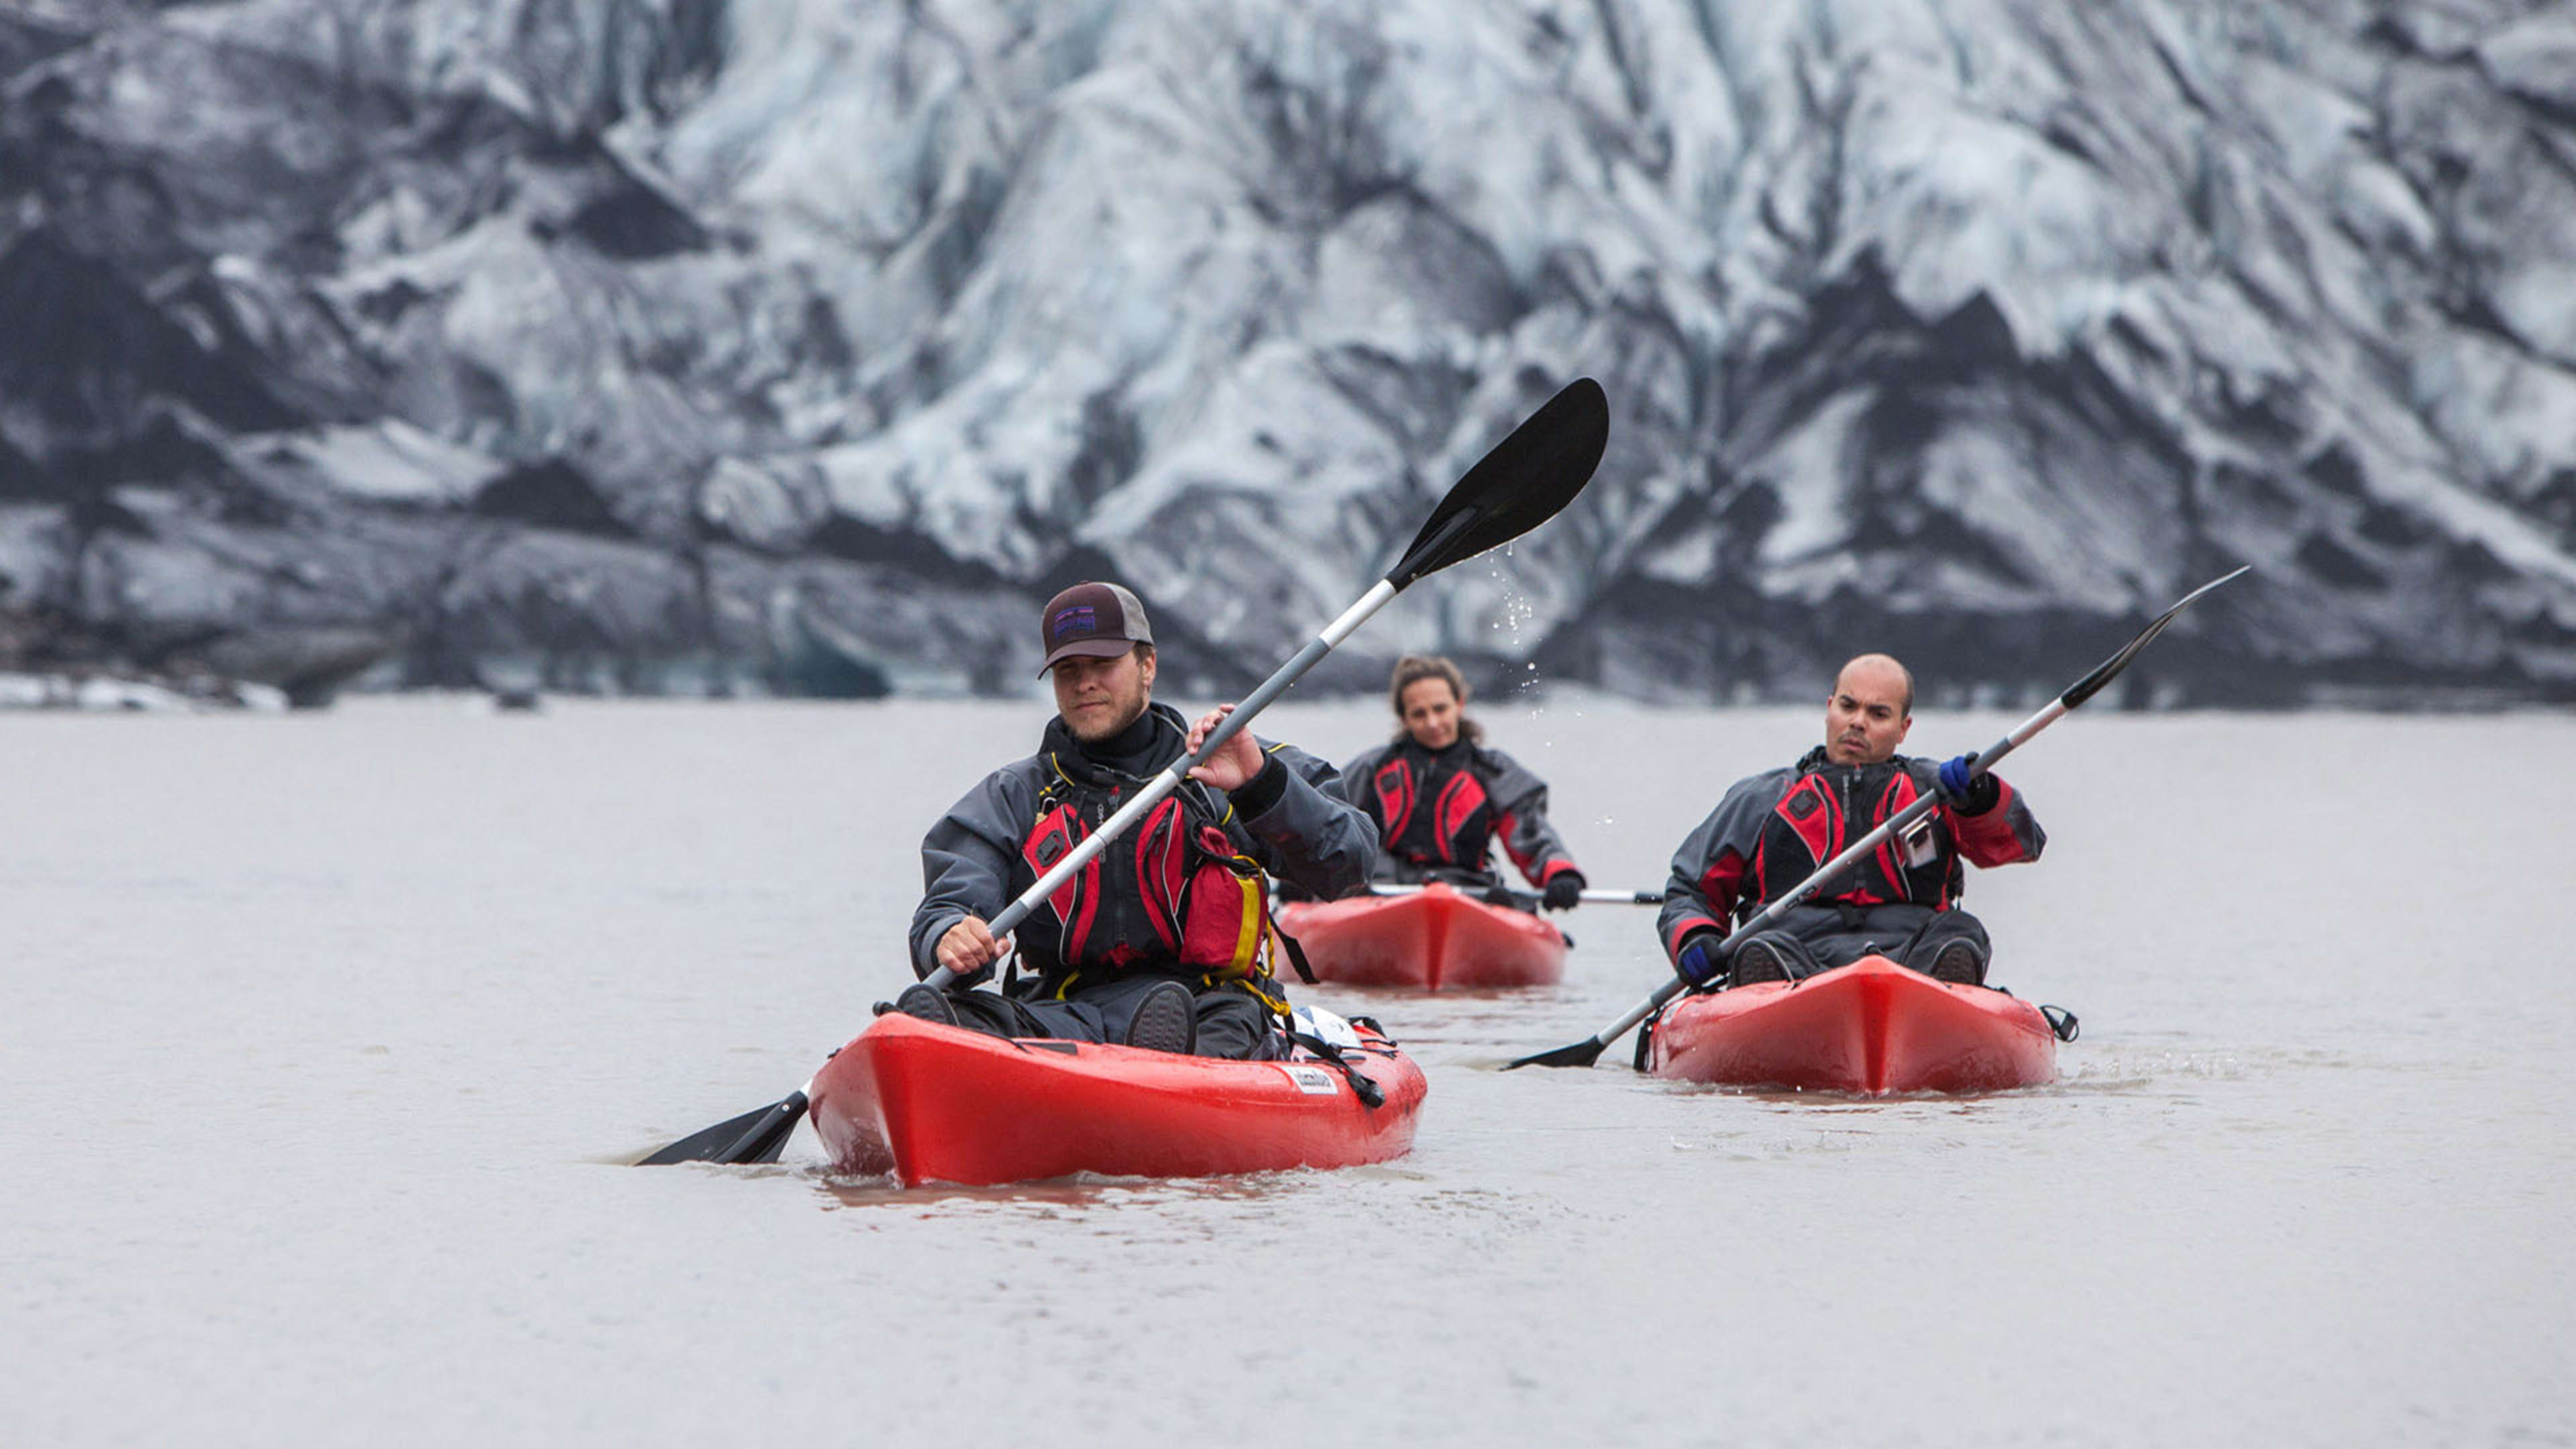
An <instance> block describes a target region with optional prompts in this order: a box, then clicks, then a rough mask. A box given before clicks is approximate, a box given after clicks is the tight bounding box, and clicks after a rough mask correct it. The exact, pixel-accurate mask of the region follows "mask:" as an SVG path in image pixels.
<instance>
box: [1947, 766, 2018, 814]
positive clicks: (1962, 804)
mask: <svg viewBox="0 0 2576 1449" xmlns="http://www.w3.org/2000/svg"><path fill="white" fill-rule="evenodd" d="M1976 768H1977V754H1976V751H1974V750H1971V751H1969V752H1968V753H1966V754H1964V755H1961V756H1959V757H1958V758H1957V759H1955V760H1944V761H1942V762H1941V798H1943V799H1945V800H1947V801H1949V802H1950V804H1951V806H1952V807H1953V808H1954V809H1956V810H1958V811H1959V813H1961V814H1963V815H1983V814H1985V813H1986V812H1987V811H1989V810H1992V809H1994V808H1995V801H1996V800H1997V799H1999V798H2001V797H2002V795H2003V792H2004V787H2003V785H2002V784H2001V782H1999V781H1997V780H1996V779H1995V777H1994V776H1993V775H1991V774H1986V775H1980V774H1977V773H1976Z"/></svg>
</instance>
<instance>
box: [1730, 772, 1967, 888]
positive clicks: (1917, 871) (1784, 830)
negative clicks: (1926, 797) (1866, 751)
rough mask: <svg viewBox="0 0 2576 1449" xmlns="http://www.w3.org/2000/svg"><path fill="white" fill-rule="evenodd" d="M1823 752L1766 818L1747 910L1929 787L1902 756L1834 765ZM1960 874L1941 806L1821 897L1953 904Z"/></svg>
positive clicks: (1802, 877) (1865, 859) (1880, 847)
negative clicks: (1923, 785) (1824, 758)
mask: <svg viewBox="0 0 2576 1449" xmlns="http://www.w3.org/2000/svg"><path fill="white" fill-rule="evenodd" d="M1820 756H1821V752H1819V755H1818V756H1816V757H1811V758H1810V759H1809V760H1802V761H1800V762H1799V765H1800V773H1799V774H1798V775H1797V777H1796V778H1795V779H1793V780H1791V781H1790V783H1789V788H1788V789H1787V790H1785V791H1782V792H1781V795H1780V800H1779V803H1778V804H1776V805H1774V806H1772V807H1771V814H1770V816H1769V818H1767V819H1765V820H1764V821H1763V822H1762V839H1761V843H1760V844H1759V845H1757V846H1755V847H1754V851H1753V868H1752V876H1751V879H1750V880H1749V881H1748V882H1747V883H1746V884H1747V889H1746V890H1745V892H1744V893H1743V894H1742V895H1741V896H1740V897H1739V898H1738V900H1739V906H1738V914H1739V915H1740V916H1742V917H1745V918H1748V919H1749V918H1750V917H1752V916H1753V915H1755V914H1758V913H1759V912H1760V910H1761V908H1762V907H1764V906H1766V905H1769V904H1770V903H1771V902H1772V901H1774V900H1776V899H1778V898H1779V897H1780V896H1783V895H1786V894H1788V893H1789V892H1790V891H1793V890H1796V889H1797V888H1798V884H1799V882H1801V881H1804V880H1805V879H1806V878H1807V877H1809V876H1811V875H1814V874H1815V873H1816V869H1817V867H1819V866H1821V865H1823V864H1824V863H1825V862H1826V861H1829V860H1831V859H1833V858H1834V857H1835V856H1836V855H1839V854H1841V853H1842V850H1843V847H1845V846H1847V845H1849V844H1850V843H1851V842H1852V841H1854V840H1856V839H1858V838H1860V837H1861V836H1863V835H1866V834H1868V833H1869V832H1870V831H1872V830H1874V829H1876V828H1877V827H1878V825H1879V823H1880V822H1881V821H1884V820H1886V819H1887V818H1888V817H1889V816H1891V815H1894V814H1895V813H1896V812H1898V811H1899V810H1902V809H1904V808H1905V807H1906V806H1908V805H1911V804H1913V803H1914V801H1915V798H1916V797H1917V796H1918V795H1919V794H1920V793H1921V791H1920V789H1919V787H1918V786H1917V785H1916V784H1915V781H1914V776H1913V774H1912V773H1911V772H1910V771H1908V770H1907V769H1906V768H1905V766H1904V765H1903V763H1901V762H1900V761H1895V760H1890V761H1888V762H1886V763H1883V764H1876V765H1832V764H1825V763H1822V761H1821V758H1820ZM1959 875H1960V870H1959V860H1958V854H1957V852H1956V851H1954V850H1953V849H1952V848H1951V840H1950V826H1949V816H1948V812H1946V811H1941V810H1935V811H1932V812H1931V813H1930V814H1928V815H1926V816H1924V817H1923V818H1922V819H1921V820H1918V821H1916V822H1915V823H1914V824H1913V825H1911V826H1909V827H1908V828H1907V829H1905V830H1903V831H1901V832H1899V833H1897V834H1895V835H1892V836H1890V837H1888V838H1887V839H1886V840H1884V841H1881V842H1880V843H1879V845H1878V848H1877V849H1875V850H1872V851H1871V852H1870V853H1869V854H1867V855H1865V856H1863V857H1862V858H1861V859H1859V860H1857V861H1855V862H1853V863H1852V865H1851V866H1850V867H1849V868H1848V869H1846V870H1845V871H1843V873H1842V874H1841V875H1839V876H1836V877H1835V878H1834V879H1832V880H1829V881H1826V882H1825V883H1824V885H1823V887H1822V888H1821V889H1819V890H1818V891H1817V892H1816V894H1815V897H1814V900H1815V903H1817V904H1819V905H1830V904H1833V903H1835V902H1841V903H1844V904H1847V905H1852V906H1878V905H1891V904H1908V905H1918V906H1930V907H1931V908H1932V909H1934V910H1936V911H1937V910H1945V909H1947V908H1948V907H1949V905H1950V903H1951V900H1952V899H1953V898H1954V897H1955V896H1956V895H1957V894H1958V889H1959Z"/></svg>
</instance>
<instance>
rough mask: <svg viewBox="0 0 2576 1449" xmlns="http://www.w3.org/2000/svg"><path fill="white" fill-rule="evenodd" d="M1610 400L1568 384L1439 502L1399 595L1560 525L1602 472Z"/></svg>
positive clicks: (1409, 554)
mask: <svg viewBox="0 0 2576 1449" xmlns="http://www.w3.org/2000/svg"><path fill="white" fill-rule="evenodd" d="M1609 443H1610V400H1609V398H1608V397H1607V396H1605V395H1604V394H1603V393H1602V391H1601V384H1599V383H1597V382H1594V381H1593V380H1592V379H1590V378H1588V377H1578V378H1576V379H1575V380H1574V381H1572V382H1570V383H1567V384H1566V385H1565V387H1564V388H1563V389H1562V390H1561V391H1559V392H1558V393H1557V395H1556V396H1554V397H1552V398H1550V399H1548V401H1547V405H1546V406H1544V407H1542V408H1540V409H1539V410H1538V411H1537V412H1534V413H1532V414H1530V415H1529V417H1528V419H1527V420H1526V421H1524V422H1523V423H1522V424H1521V425H1520V426H1519V427H1517V428H1514V429H1512V432H1511V436H1510V437H1507V438H1505V439H1503V440H1502V441H1501V442H1499V443H1496V444H1495V445H1494V448H1493V451H1492V452H1489V453H1487V454H1486V455H1485V456H1484V457H1482V458H1479V459H1477V460H1476V466H1474V467H1472V468H1470V469H1468V470H1467V475H1466V476H1465V477H1463V478H1460V479H1459V480H1458V485H1457V486H1456V487H1454V488H1452V489H1450V490H1449V496H1448V497H1446V498H1443V499H1441V500H1440V506H1439V507H1438V508H1435V509H1433V510H1432V511H1431V517H1430V518H1429V519H1428V520H1427V521H1425V522H1424V523H1423V525H1422V531H1421V532H1419V533H1417V534H1415V535H1414V536H1413V545H1412V547H1410V548H1407V549H1406V550H1405V551H1404V561H1403V562H1401V563H1399V564H1397V565H1396V566H1395V568H1394V569H1393V570H1391V571H1390V572H1389V573H1388V574H1387V576H1386V581H1387V582H1388V583H1391V584H1393V585H1395V586H1396V587H1397V588H1399V589H1401V588H1403V587H1405V586H1406V585H1407V584H1410V583H1412V582H1413V581H1414V580H1415V579H1418V578H1421V577H1422V576H1423V575H1425V574H1429V573H1436V572H1438V571H1439V570H1441V569H1445V568H1447V567H1449V566H1450V565H1451V564H1454V563H1457V562H1458V561H1460V560H1461V559H1470V558H1474V557H1475V556H1476V555H1478V554H1480V553H1483V552H1484V551H1485V550H1487V549H1489V548H1495V547H1499V546H1500V545H1503V544H1506V543H1509V542H1511V541H1512V540H1513V539H1516V538H1518V537H1520V536H1521V535H1522V534H1524V533H1527V532H1529V531H1530V530H1531V529H1533V528H1536V527H1538V526H1539V525H1540V524H1542V523H1545V522H1547V521H1548V520H1549V519H1551V518H1554V517H1555V516H1556V515H1557V514H1558V513H1560V512H1562V511H1563V510H1564V508H1565V505H1567V504H1568V503H1571V502H1573V501H1574V495H1576V494H1577V493H1580V492H1582V491H1583V485H1584V484H1586V483H1589V482H1591V481H1592V470H1593V469H1595V468H1598V467H1600V466H1601V452H1602V450H1603V449H1604V448H1606V447H1608V446H1609Z"/></svg>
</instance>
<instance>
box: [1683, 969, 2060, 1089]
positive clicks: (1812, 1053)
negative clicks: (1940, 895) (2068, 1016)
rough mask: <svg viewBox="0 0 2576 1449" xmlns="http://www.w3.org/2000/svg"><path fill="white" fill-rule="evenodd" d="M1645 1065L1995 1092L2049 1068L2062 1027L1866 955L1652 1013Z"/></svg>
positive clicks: (1748, 1080) (1786, 1080)
mask: <svg viewBox="0 0 2576 1449" xmlns="http://www.w3.org/2000/svg"><path fill="white" fill-rule="evenodd" d="M1646 1070H1647V1071H1648V1072H1649V1073H1650V1074H1652V1075H1654V1076H1658V1077H1669V1078H1673V1079H1675V1080H1679V1081H1688V1082H1709V1083H1719V1084H1725V1085H1733V1086H1772V1087H1795V1088H1801V1089H1804V1090H1808V1091H1829V1092H1855V1093H1861V1094H1864V1095H1868V1096H1885V1095H1887V1094H1889V1093H1893V1092H1996V1091H2003V1090H2006V1089H2008V1088H2012V1087H2028V1086H2037V1085H2040V1084H2042V1083H2045V1082H2049V1081H2053V1080H2055V1079H2056V1076H2057V1035H2056V1033H2055V1032H2053V1031H2051V1030H2050V1029H2049V1024H2048V1019H2047V1018H2046V1017H2045V1016H2043V1015H2042V1014H2041V1013H2040V1010H2039V1008H2038V1007H2036V1006H2034V1005H2032V1004H2031V1003H2029V1002H2027V1001H2023V1000H2021V999H2020V998H2018V997H2015V996H2011V995H2008V994H2006V993H2004V992H2001V991H1995V990H1990V989H1988V988H1986V987H1983V986H1954V985H1950V984H1948V983H1946V982H1941V981H1935V980H1933V979H1932V978H1931V977H1929V976H1925V975H1922V974H1920V973H1918V972H1913V971H1908V970H1906V969H1905V968H1904V967H1902V966H1899V965H1897V964H1896V963H1895V962H1893V961H1890V960H1888V959H1887V958H1886V957H1884V956H1864V957H1862V958H1861V959H1860V960H1858V961H1855V962H1852V963H1851V964H1850V965H1848V966H1840V967H1836V968H1835V969H1833V970H1831V971H1823V972H1819V973H1817V974H1816V975H1814V976H1810V977H1808V978H1807V979H1806V980H1804V981H1801V982H1799V983H1797V984H1796V985H1791V984H1789V983H1787V982H1779V981H1766V982H1762V983H1759V984H1757V985H1752V986H1739V987H1735V988H1734V989H1732V990H1728V991H1720V992H1717V993H1714V994H1712V995H1707V996H1691V997H1685V998H1683V999H1682V1000H1681V1001H1679V1002H1676V1003H1675V1004H1674V1005H1673V1006H1672V1007H1671V1009H1669V1010H1667V1011H1666V1012H1665V1013H1664V1015H1663V1019H1662V1020H1660V1021H1658V1022H1656V1023H1655V1026H1654V1035H1653V1037H1652V1039H1651V1040H1650V1042H1649V1043H1648V1048H1647V1063H1646Z"/></svg>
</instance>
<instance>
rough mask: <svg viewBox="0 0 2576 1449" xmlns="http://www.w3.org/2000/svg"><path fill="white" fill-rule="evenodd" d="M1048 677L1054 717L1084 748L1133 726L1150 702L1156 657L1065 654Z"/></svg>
mask: <svg viewBox="0 0 2576 1449" xmlns="http://www.w3.org/2000/svg"><path fill="white" fill-rule="evenodd" d="M1048 673H1049V674H1050V675H1052V676H1053V677H1054V679H1055V712H1056V713H1057V714H1059V715H1062V716H1063V717H1064V725H1065V728H1066V729H1069V730H1071V731H1073V737H1074V738H1075V739H1077V740H1080V741H1082V742H1083V743H1084V744H1087V745H1089V744H1098V743H1099V742H1100V741H1102V740H1105V739H1108V738H1109V737H1110V736H1112V735H1114V734H1116V733H1118V732H1119V731H1120V730H1123V729H1125V728H1127V727H1128V726H1129V725H1131V724H1134V723H1135V722H1136V717H1137V716H1138V715H1141V714H1143V713H1144V712H1145V704H1146V702H1147V701H1148V700H1151V699H1152V698H1153V697H1154V656H1153V655H1152V654H1151V653H1150V652H1148V651H1146V650H1143V649H1130V650H1128V651H1127V652H1126V653H1124V654H1121V655H1119V656H1118V657H1116V658H1114V659H1091V658H1086V657H1084V656H1082V655H1079V654H1074V655H1068V656H1066V657H1065V658H1062V659H1059V660H1057V661H1056V662H1055V668H1053V669H1051V670H1049V671H1048Z"/></svg>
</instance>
